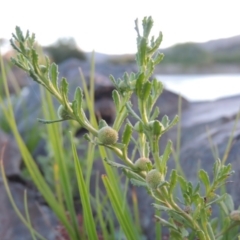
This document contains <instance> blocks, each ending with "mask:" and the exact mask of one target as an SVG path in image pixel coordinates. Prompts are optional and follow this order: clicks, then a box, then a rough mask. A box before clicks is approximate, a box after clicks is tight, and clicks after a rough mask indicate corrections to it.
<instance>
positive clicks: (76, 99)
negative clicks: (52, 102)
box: [74, 87, 83, 109]
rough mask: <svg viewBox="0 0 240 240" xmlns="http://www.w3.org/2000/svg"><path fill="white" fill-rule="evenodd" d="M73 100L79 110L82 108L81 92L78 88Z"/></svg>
mask: <svg viewBox="0 0 240 240" xmlns="http://www.w3.org/2000/svg"><path fill="white" fill-rule="evenodd" d="M74 100H75V101H76V102H77V104H78V107H79V109H81V108H82V101H83V92H82V89H81V88H80V87H77V88H76V90H75V93H74Z"/></svg>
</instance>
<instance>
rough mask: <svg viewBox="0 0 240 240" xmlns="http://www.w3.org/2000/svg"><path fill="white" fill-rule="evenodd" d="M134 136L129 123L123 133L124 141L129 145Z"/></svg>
mask: <svg viewBox="0 0 240 240" xmlns="http://www.w3.org/2000/svg"><path fill="white" fill-rule="evenodd" d="M131 136H132V128H131V126H130V125H129V124H126V125H125V128H124V131H123V135H122V143H123V144H125V145H126V146H128V144H129V142H130V140H131Z"/></svg>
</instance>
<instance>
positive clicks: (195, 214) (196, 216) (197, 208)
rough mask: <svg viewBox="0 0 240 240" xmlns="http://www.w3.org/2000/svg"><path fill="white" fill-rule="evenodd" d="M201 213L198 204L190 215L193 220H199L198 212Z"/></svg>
mask: <svg viewBox="0 0 240 240" xmlns="http://www.w3.org/2000/svg"><path fill="white" fill-rule="evenodd" d="M201 211H202V207H201V205H200V204H198V205H197V207H196V208H195V210H194V212H193V214H192V216H193V219H194V220H196V219H199V218H200V212H201Z"/></svg>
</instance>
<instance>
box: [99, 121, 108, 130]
mask: <svg viewBox="0 0 240 240" xmlns="http://www.w3.org/2000/svg"><path fill="white" fill-rule="evenodd" d="M107 126H108V124H107V122H106V121H105V120H103V119H100V121H99V124H98V129H101V128H103V127H107Z"/></svg>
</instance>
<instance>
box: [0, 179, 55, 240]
mask: <svg viewBox="0 0 240 240" xmlns="http://www.w3.org/2000/svg"><path fill="white" fill-rule="evenodd" d="M8 184H9V188H10V191H11V193H12V195H13V199H14V201H15V203H16V205H17V207H18V209H19V210H20V211H21V213H22V214H23V215H24V216H25V207H24V191H25V190H26V189H25V187H24V186H23V185H21V184H18V183H11V182H8ZM0 192H1V194H0V212H1V214H0V223H1V224H0V239H2V240H13V239H17V240H32V237H31V235H30V232H29V230H28V229H27V227H26V226H25V225H24V224H23V223H22V221H21V220H20V218H19V217H18V216H17V214H16V212H15V210H14V209H13V207H12V205H11V203H10V201H9V198H8V195H7V193H6V190H5V187H4V185H3V182H2V181H1V179H0ZM27 201H28V212H29V216H30V219H31V225H32V226H33V228H34V229H35V230H36V231H37V232H39V233H41V235H42V236H43V237H45V238H46V239H48V240H55V236H56V232H55V230H54V228H55V227H56V225H57V220H56V217H55V215H54V214H53V213H52V211H51V210H50V209H49V208H47V207H46V206H44V205H41V204H39V203H38V202H37V201H36V192H34V191H32V190H30V189H28V190H27Z"/></svg>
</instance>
